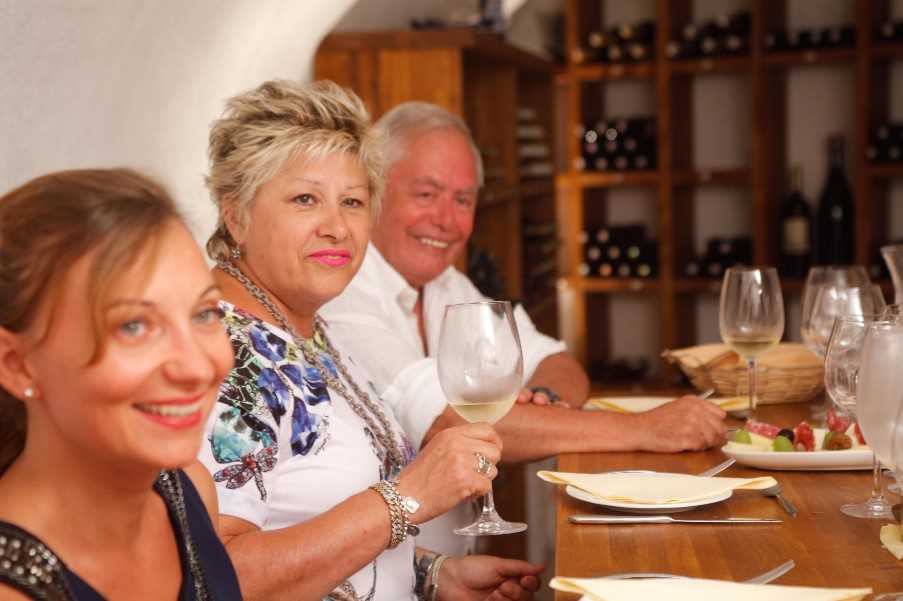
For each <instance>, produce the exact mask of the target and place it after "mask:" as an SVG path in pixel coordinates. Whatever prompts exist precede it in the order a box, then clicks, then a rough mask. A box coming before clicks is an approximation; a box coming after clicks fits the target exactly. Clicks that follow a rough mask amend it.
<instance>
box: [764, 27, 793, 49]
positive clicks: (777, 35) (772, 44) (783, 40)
mask: <svg viewBox="0 0 903 601" xmlns="http://www.w3.org/2000/svg"><path fill="white" fill-rule="evenodd" d="M762 43H763V45H764V46H765V51H766V52H783V51H785V50H788V49H789V47H790V40H789V39H788V38H787V32H786V31H784V30H783V29H778V30H775V31H770V32H768V33H766V34H765V39H763V40H762Z"/></svg>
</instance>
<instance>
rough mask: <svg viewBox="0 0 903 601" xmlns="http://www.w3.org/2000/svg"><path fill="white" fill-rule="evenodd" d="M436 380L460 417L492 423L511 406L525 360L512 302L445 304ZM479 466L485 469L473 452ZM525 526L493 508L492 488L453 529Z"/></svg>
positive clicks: (502, 530) (505, 530)
mask: <svg viewBox="0 0 903 601" xmlns="http://www.w3.org/2000/svg"><path fill="white" fill-rule="evenodd" d="M437 360H438V367H439V383H440V384H441V385H442V390H443V391H444V392H445V396H446V397H448V402H449V405H450V406H451V407H452V409H454V410H455V412H457V413H458V415H460V416H461V417H462V418H464V419H465V420H467V421H469V422H471V423H474V422H488V423H490V424H491V423H495V422H496V421H498V420H499V419H501V418H502V417H504V416H505V414H506V413H508V411H509V410H510V409H511V406H512V405H513V404H514V401H515V399H516V398H517V395H518V393H519V392H520V388H521V386H522V385H523V372H524V361H523V355H522V353H521V346H520V338H519V337H518V334H517V325H516V324H515V323H514V314H513V312H512V311H511V303H509V302H507V301H485V302H476V303H464V304H459V305H449V306H447V307H446V308H445V317H444V318H443V320H442V329H441V331H440V334H439V351H438V354H437ZM475 462H476V463H475V466H476V469H477V470H478V471H481V470H484V469H486V465H485V458H481V457H480V456H477V457H476V458H475ZM526 529H527V525H526V524H523V523H520V522H507V521H505V520H503V519H502V518H501V517H500V516H499V514H498V513H497V512H496V510H495V503H494V501H493V498H492V490H491V489H490V491H489V493H488V494H487V495H486V496H485V497H483V510H482V512H481V513H480V516H479V518H478V519H477V521H476V522H474V523H473V524H471V525H469V526H466V527H464V528H457V529H455V534H463V535H469V536H481V535H489V534H510V533H513V532H521V531H523V530H526Z"/></svg>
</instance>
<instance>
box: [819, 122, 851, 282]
mask: <svg viewBox="0 0 903 601" xmlns="http://www.w3.org/2000/svg"><path fill="white" fill-rule="evenodd" d="M828 164H829V167H828V177H827V181H826V182H825V188H824V190H823V191H822V194H821V199H820V201H819V205H818V231H817V234H818V259H819V262H820V263H821V264H823V265H849V264H850V263H852V262H853V196H852V193H851V192H850V185H849V183H848V182H847V176H846V173H845V172H844V140H843V137H842V136H837V135H835V136H831V137H830V138H829V139H828Z"/></svg>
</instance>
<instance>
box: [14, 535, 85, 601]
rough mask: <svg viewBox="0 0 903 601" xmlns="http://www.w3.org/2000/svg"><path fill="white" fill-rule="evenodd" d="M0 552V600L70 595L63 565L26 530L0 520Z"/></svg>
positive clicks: (61, 597)
mask: <svg viewBox="0 0 903 601" xmlns="http://www.w3.org/2000/svg"><path fill="white" fill-rule="evenodd" d="M0 553H2V556H0V585H2V584H5V585H6V587H3V586H0V599H3V600H7V599H10V600H13V599H28V598H34V599H73V598H74V597H73V595H72V593H71V591H70V589H69V585H68V584H67V582H66V566H65V564H64V563H63V562H62V560H60V559H59V557H57V555H56V553H54V552H53V550H52V549H51V548H50V547H49V546H47V544H45V543H44V541H42V540H41V539H40V538H38V537H37V536H36V535H34V534H32V533H31V532H29V531H28V530H26V529H24V528H22V527H20V526H18V525H16V524H13V523H12V522H7V521H4V520H0ZM14 591H19V592H18V593H16V592H14ZM23 595H25V596H23Z"/></svg>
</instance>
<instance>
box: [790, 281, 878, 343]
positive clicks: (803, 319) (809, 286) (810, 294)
mask: <svg viewBox="0 0 903 601" xmlns="http://www.w3.org/2000/svg"><path fill="white" fill-rule="evenodd" d="M870 283H871V282H870V281H869V276H868V273H867V272H866V271H865V267H863V266H861V265H828V266H824V267H812V268H811V269H809V273H808V274H807V275H806V284H805V285H804V286H803V299H802V300H803V302H802V315H801V316H800V335H801V336H802V339H803V343H804V344H805V345H806V346H807V347H808V348H809V350H811V351H812V352H813V353H815V354H817V355H819V356H822V355H823V354H824V347H821V351H818V350H817V349H818V348H819V347H814V346H813V342H812V339H811V334H810V331H809V327H810V325H809V324H810V321H811V318H812V307H813V305H814V301H815V296H816V293H817V292H818V288H819V287H821V286H836V287H839V288H852V287H858V286H868V285H869V284H870Z"/></svg>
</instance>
